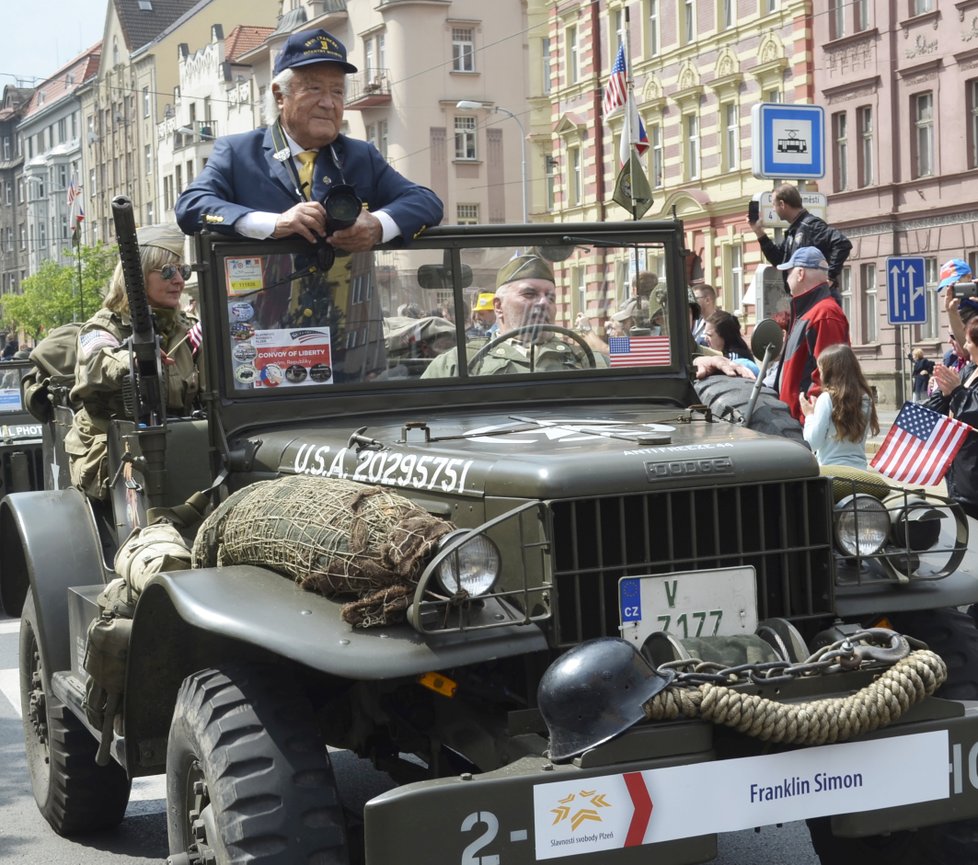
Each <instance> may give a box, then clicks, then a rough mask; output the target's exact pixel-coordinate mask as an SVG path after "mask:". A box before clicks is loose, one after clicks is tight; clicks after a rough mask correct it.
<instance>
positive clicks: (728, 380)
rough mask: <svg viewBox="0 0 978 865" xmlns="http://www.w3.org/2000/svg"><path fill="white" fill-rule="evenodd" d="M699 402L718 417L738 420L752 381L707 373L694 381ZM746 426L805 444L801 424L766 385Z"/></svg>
mask: <svg viewBox="0 0 978 865" xmlns="http://www.w3.org/2000/svg"><path fill="white" fill-rule="evenodd" d="M695 387H696V393H697V395H698V396H699V398H700V402H702V403H703V405H705V406H707V407H708V408H709V409H710V411H711V412H713V414H714V415H715V416H716V417H718V418H720V419H721V420H726V421H730V422H731V423H738V424H739V423H741V422H742V421H743V418H744V413H745V412H746V410H747V405H748V403H749V402H750V395H751V391H752V390H753V389H754V382H752V381H748V380H747V379H746V378H739V377H735V376H729V375H711V376H707V377H706V378H704V379H702V380H701V381H697V382H696V383H695ZM748 428H749V429H752V430H755V431H756V432H760V433H764V434H766V435H773V436H778V437H780V438H787V439H791V440H792V441H796V442H798V443H799V444H803V445H805V447H808V445H807V444H805V437H804V435H803V433H802V428H801V424H800V423H798V421H797V420H795V418H793V417H792V416H791V412H790V411H788V406H786V405H785V404H784V403H783V402H781V400H780V399H778V395H777V394H776V393H775V392H774V391H773V390H771V388H769V387H762V388H761V392H760V394H759V395H758V397H757V403H756V404H755V405H754V412H753V414H752V415H751V421H750V424H749V425H748Z"/></svg>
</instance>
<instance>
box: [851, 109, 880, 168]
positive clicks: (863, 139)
mask: <svg viewBox="0 0 978 865" xmlns="http://www.w3.org/2000/svg"><path fill="white" fill-rule="evenodd" d="M856 123H857V124H858V126H859V186H860V187H863V186H872V185H873V181H874V178H875V173H876V172H875V170H874V166H873V108H872V106H871V105H863V106H862V107H860V108H857V109H856Z"/></svg>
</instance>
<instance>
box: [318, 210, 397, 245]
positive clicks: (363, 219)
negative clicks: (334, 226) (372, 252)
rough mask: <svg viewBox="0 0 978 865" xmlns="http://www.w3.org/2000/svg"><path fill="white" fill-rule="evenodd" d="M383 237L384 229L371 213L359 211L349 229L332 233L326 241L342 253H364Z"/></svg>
mask: <svg viewBox="0 0 978 865" xmlns="http://www.w3.org/2000/svg"><path fill="white" fill-rule="evenodd" d="M383 237H384V227H383V226H382V225H381V224H380V220H379V219H377V217H376V216H374V215H373V214H372V213H370V212H368V211H366V210H361V211H360V215H359V216H358V217H357V221H356V222H355V223H353V225H351V226H350V227H349V228H344V229H342V230H341V231H334V232H333V233H332V234H331V235H330V236H329V239H328V240H327V241H326V242H327V243H328V244H329V245H330V246H335V247H337V248H338V249H342V250H343V251H344V252H366V251H367V250H369V249H373V248H374V247H375V246H376V245H377V244H378V243H380V241H381V240H382V239H383Z"/></svg>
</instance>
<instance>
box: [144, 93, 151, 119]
mask: <svg viewBox="0 0 978 865" xmlns="http://www.w3.org/2000/svg"><path fill="white" fill-rule="evenodd" d="M149 115H150V101H149V88H148V87H144V88H143V117H149Z"/></svg>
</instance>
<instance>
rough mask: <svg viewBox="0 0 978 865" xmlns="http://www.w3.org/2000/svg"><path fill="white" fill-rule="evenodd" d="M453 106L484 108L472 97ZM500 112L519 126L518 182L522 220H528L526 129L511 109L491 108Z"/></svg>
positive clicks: (465, 109)
mask: <svg viewBox="0 0 978 865" xmlns="http://www.w3.org/2000/svg"><path fill="white" fill-rule="evenodd" d="M455 107H456V108H457V109H458V110H459V111H482V110H483V109H485V108H486V106H485V104H483V103H482V102H475V101H474V100H472V99H460V100H459V101H458V102H456V103H455ZM500 112H502V113H503V114H505V115H506V116H507V117H511V118H512V119H513V120H515V121H516V125H517V126H519V128H520V183H521V184H522V190H523V222H529V221H530V220H529V214H528V211H529V201H528V194H529V189H528V188H527V185H526V129H524V128H523V121H522V120H520V119H519V117H517V116H516V115H515V114H513V112H512V111H509V110H508V109H506V108H500V107H499V106H498V105H497V106H496V107H495V108H494V109H493V113H494V114H499V113H500Z"/></svg>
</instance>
